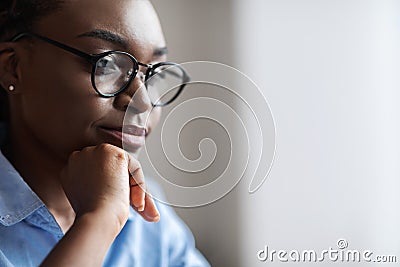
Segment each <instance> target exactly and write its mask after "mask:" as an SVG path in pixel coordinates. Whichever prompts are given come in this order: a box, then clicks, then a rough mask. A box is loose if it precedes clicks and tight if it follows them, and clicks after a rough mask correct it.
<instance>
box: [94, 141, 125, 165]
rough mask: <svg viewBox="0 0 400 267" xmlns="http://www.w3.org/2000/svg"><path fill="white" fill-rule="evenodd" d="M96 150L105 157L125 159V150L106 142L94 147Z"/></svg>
mask: <svg viewBox="0 0 400 267" xmlns="http://www.w3.org/2000/svg"><path fill="white" fill-rule="evenodd" d="M96 150H97V151H99V153H101V154H102V155H103V156H104V157H105V158H107V159H111V158H114V159H117V160H118V161H119V160H125V154H126V153H125V151H124V150H122V149H121V148H119V147H116V146H114V145H111V144H107V143H104V144H100V145H98V146H97V147H96Z"/></svg>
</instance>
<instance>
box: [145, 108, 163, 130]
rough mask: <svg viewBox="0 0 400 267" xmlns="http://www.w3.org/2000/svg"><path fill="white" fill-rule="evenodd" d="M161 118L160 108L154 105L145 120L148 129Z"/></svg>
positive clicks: (154, 125)
mask: <svg viewBox="0 0 400 267" xmlns="http://www.w3.org/2000/svg"><path fill="white" fill-rule="evenodd" d="M160 119H161V108H159V107H156V108H154V109H153V110H152V111H151V113H150V115H149V118H148V120H147V126H148V127H149V128H150V130H152V129H154V128H155V127H156V126H157V124H158V123H159V122H160Z"/></svg>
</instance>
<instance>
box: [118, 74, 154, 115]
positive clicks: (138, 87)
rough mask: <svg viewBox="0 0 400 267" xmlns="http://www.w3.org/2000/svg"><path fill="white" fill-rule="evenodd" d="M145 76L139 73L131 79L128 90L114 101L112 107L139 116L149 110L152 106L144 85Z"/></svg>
mask: <svg viewBox="0 0 400 267" xmlns="http://www.w3.org/2000/svg"><path fill="white" fill-rule="evenodd" d="M144 80H145V75H144V74H143V72H141V71H139V72H138V73H137V75H136V77H135V78H133V79H132V81H131V83H130V84H129V86H128V88H126V90H125V91H124V92H122V93H121V94H119V95H117V96H116V97H115V99H114V105H115V107H116V108H117V109H119V110H122V111H127V110H129V111H130V112H132V113H135V114H140V113H144V112H146V111H148V110H150V109H151V108H152V107H153V105H152V103H151V100H150V97H149V94H148V93H147V89H146V86H145V84H144Z"/></svg>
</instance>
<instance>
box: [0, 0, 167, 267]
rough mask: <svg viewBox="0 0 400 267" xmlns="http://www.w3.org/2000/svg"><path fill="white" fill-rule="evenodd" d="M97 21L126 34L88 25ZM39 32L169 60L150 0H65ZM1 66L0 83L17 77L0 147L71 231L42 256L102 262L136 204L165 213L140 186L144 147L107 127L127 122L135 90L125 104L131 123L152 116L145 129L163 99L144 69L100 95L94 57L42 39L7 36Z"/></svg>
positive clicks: (93, 47) (149, 216)
mask: <svg viewBox="0 0 400 267" xmlns="http://www.w3.org/2000/svg"><path fill="white" fill-rule="evenodd" d="M66 25H67V26H66ZM98 29H101V30H106V31H108V32H112V33H115V34H117V35H118V36H120V37H121V38H122V40H125V44H122V43H121V42H113V41H110V40H103V39H101V38H98V37H93V36H91V35H90V34H89V36H88V34H85V33H88V32H92V31H94V30H98ZM34 32H36V33H39V34H41V35H44V36H47V37H49V38H52V39H55V40H57V41H59V42H62V43H65V44H68V45H70V46H72V47H76V48H78V49H80V50H82V51H85V52H87V53H100V52H103V51H106V50H121V51H125V52H129V53H131V54H132V55H134V56H135V58H136V59H138V60H139V61H140V62H143V63H154V62H160V61H165V60H166V57H165V55H164V54H162V53H160V52H157V51H159V50H160V48H163V47H165V40H164V37H163V34H162V30H161V27H160V24H159V21H158V18H157V15H156V14H155V12H154V10H153V7H152V6H151V4H150V2H148V1H145V0H129V1H126V0H116V1H108V0H100V1H99V0H85V1H76V0H73V1H66V3H65V4H63V6H62V8H61V9H60V10H58V11H56V12H54V13H52V14H50V15H48V16H46V17H43V18H41V19H40V20H39V21H38V22H37V23H36V24H35V25H34ZM82 35H83V36H82ZM161 50H162V49H161ZM0 66H1V67H0V82H1V85H2V86H3V88H8V86H9V85H10V84H12V85H14V86H15V90H14V91H13V92H9V91H7V92H8V94H9V102H10V114H11V118H10V125H11V129H10V136H11V142H10V143H9V145H8V146H7V147H6V148H5V150H4V153H5V155H6V157H7V158H8V159H9V160H10V162H11V163H12V164H13V165H14V167H15V168H16V169H17V170H18V171H19V173H20V174H21V175H22V177H23V178H24V179H25V181H26V182H27V183H28V184H29V185H30V186H31V188H32V189H33V190H34V191H35V192H36V194H37V195H38V196H39V197H40V198H41V199H42V200H43V201H44V203H45V204H46V206H47V207H48V208H49V210H50V212H51V213H52V214H53V215H54V217H55V218H56V220H57V222H58V223H59V225H60V226H61V228H62V229H63V231H64V232H66V233H67V234H66V235H65V236H64V238H63V239H62V240H61V241H60V243H59V244H58V245H57V246H56V247H55V248H54V249H53V251H52V252H51V253H50V255H49V256H48V257H47V258H46V260H45V262H44V263H43V265H48V266H53V265H56V266H64V265H65V266H98V265H101V263H102V261H103V259H104V256H105V254H106V252H107V250H108V248H109V246H110V245H111V243H112V242H113V240H114V238H115V237H116V235H117V234H118V233H119V232H120V231H121V229H122V227H123V225H124V224H125V222H126V220H127V218H128V213H129V206H130V205H131V206H133V207H134V209H135V210H136V211H137V212H139V213H140V214H141V215H142V216H143V218H144V219H146V220H147V221H151V222H155V221H158V220H159V213H158V211H157V209H156V207H155V205H154V202H153V200H152V199H151V197H150V196H149V195H147V194H146V193H145V191H144V190H143V188H145V181H144V177H143V172H142V168H141V166H140V163H139V162H138V160H137V159H136V156H137V155H138V153H139V151H140V148H133V149H132V150H131V151H130V152H131V153H130V154H128V153H126V152H125V151H124V150H122V149H121V147H122V145H121V142H120V141H119V140H117V139H116V138H114V137H112V136H110V135H107V134H105V133H104V132H103V131H101V127H122V123H123V118H124V115H125V112H126V111H127V106H128V104H129V103H130V101H131V99H132V97H133V95H134V94H135V101H134V102H133V103H134V104H133V106H132V107H133V108H132V110H130V111H129V112H135V113H136V114H134V115H135V116H131V117H132V118H134V119H133V120H134V121H133V123H140V122H143V121H144V120H146V119H147V122H146V127H147V131H148V133H150V132H151V129H152V128H154V127H155V126H156V124H157V123H158V120H159V117H160V110H159V108H155V109H152V106H151V103H150V101H149V99H148V96H147V93H145V92H144V91H140V90H139V91H138V89H137V88H139V87H140V85H141V81H140V79H139V78H138V77H136V78H135V79H134V80H133V82H132V83H131V85H130V87H129V88H128V89H127V90H126V91H125V92H124V93H122V94H120V95H118V96H116V97H114V98H101V97H99V95H98V94H97V93H96V92H95V90H94V89H93V88H92V86H91V81H90V64H88V63H87V62H85V61H84V60H82V59H80V58H79V57H76V56H74V55H72V54H70V53H68V52H65V51H63V50H61V49H59V48H57V47H54V46H51V45H49V44H47V43H45V42H42V41H40V40H33V39H29V38H27V39H25V40H21V41H18V42H16V43H11V42H5V43H1V44H0ZM143 71H145V70H143ZM150 110H152V112H151V113H150V116H149V118H147V115H148V112H149V111H150ZM130 177H131V178H130ZM132 177H133V178H134V179H132ZM130 185H131V186H130ZM132 185H133V186H132Z"/></svg>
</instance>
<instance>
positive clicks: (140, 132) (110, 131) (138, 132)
mask: <svg viewBox="0 0 400 267" xmlns="http://www.w3.org/2000/svg"><path fill="white" fill-rule="evenodd" d="M100 130H101V132H102V133H103V134H105V135H106V136H107V137H106V138H107V141H109V142H110V143H112V144H114V143H117V144H123V145H124V148H128V149H130V148H133V149H137V148H140V147H142V146H143V145H144V144H145V139H146V135H147V132H148V131H147V130H146V128H144V127H140V126H137V125H125V126H124V127H100ZM109 139H111V140H109Z"/></svg>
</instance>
